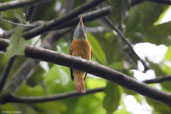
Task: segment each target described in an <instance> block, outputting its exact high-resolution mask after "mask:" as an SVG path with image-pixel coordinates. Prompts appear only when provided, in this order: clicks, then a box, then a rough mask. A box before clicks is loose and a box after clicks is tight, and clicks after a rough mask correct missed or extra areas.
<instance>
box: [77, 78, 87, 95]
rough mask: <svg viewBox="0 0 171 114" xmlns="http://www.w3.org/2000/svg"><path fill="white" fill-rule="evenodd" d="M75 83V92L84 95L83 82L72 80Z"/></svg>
mask: <svg viewBox="0 0 171 114" xmlns="http://www.w3.org/2000/svg"><path fill="white" fill-rule="evenodd" d="M74 82H75V90H76V91H77V92H79V93H85V92H86V91H85V84H84V79H83V80H77V79H74Z"/></svg>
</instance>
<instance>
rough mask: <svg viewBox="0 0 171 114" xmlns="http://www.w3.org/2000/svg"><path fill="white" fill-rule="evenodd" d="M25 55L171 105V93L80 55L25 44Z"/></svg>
mask: <svg viewBox="0 0 171 114" xmlns="http://www.w3.org/2000/svg"><path fill="white" fill-rule="evenodd" d="M1 44H2V45H1ZM4 46H6V47H7V46H8V40H5V39H0V50H1V49H2V50H1V51H5V49H6V47H4ZM25 56H26V57H30V58H33V59H38V60H43V61H47V62H52V63H55V64H59V65H64V66H67V67H72V68H76V69H80V70H82V71H85V72H88V73H91V74H93V75H96V76H98V77H102V78H104V79H107V80H110V81H113V82H115V83H117V84H119V85H121V86H123V87H125V88H127V89H130V90H133V91H135V92H137V93H139V94H141V95H144V96H147V97H149V98H152V99H154V100H158V101H160V102H163V103H164V104H166V105H168V106H171V94H169V93H165V92H162V91H160V90H157V89H155V88H152V87H150V86H148V85H146V84H144V83H141V82H138V81H136V80H135V79H133V78H131V77H129V76H128V75H126V74H123V73H120V72H118V71H115V70H113V69H110V68H108V67H106V66H104V65H100V64H97V63H94V62H91V61H88V60H85V59H80V58H78V57H74V56H70V55H66V54H62V53H59V52H56V51H52V50H48V49H43V48H37V47H32V46H25Z"/></svg>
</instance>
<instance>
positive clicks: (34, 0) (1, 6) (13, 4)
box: [0, 0, 50, 11]
mask: <svg viewBox="0 0 171 114" xmlns="http://www.w3.org/2000/svg"><path fill="white" fill-rule="evenodd" d="M48 1H50V0H22V1H21V0H20V1H10V2H4V3H0V11H4V10H9V9H14V8H19V7H23V6H27V5H32V4H38V3H41V2H48Z"/></svg>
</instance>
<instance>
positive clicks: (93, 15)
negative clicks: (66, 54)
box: [0, 6, 111, 38]
mask: <svg viewBox="0 0 171 114" xmlns="http://www.w3.org/2000/svg"><path fill="white" fill-rule="evenodd" d="M110 12H111V7H109V6H108V7H104V8H101V9H98V10H93V11H91V12H89V13H85V14H82V15H81V16H82V17H83V19H84V22H88V21H92V20H94V19H98V18H100V17H103V16H106V15H108V14H110ZM79 19H80V16H78V17H76V18H73V19H71V20H69V21H67V22H65V23H64V24H62V25H59V26H55V28H54V29H61V28H66V27H69V26H74V25H76V24H77V22H78V21H79ZM35 23H36V24H34V23H33V24H34V25H35V26H38V25H40V24H42V23H43V24H44V23H45V22H44V21H40V22H35ZM30 29H31V28H30ZM30 29H29V30H30ZM13 32H14V29H11V30H9V31H5V32H4V33H2V34H0V37H2V38H8V37H10V36H11V35H12V33H13Z"/></svg>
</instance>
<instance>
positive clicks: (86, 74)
mask: <svg viewBox="0 0 171 114" xmlns="http://www.w3.org/2000/svg"><path fill="white" fill-rule="evenodd" d="M92 56H93V51H92V50H91V60H92ZM86 76H87V72H86V74H85V78H84V80H85V79H86Z"/></svg>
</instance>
